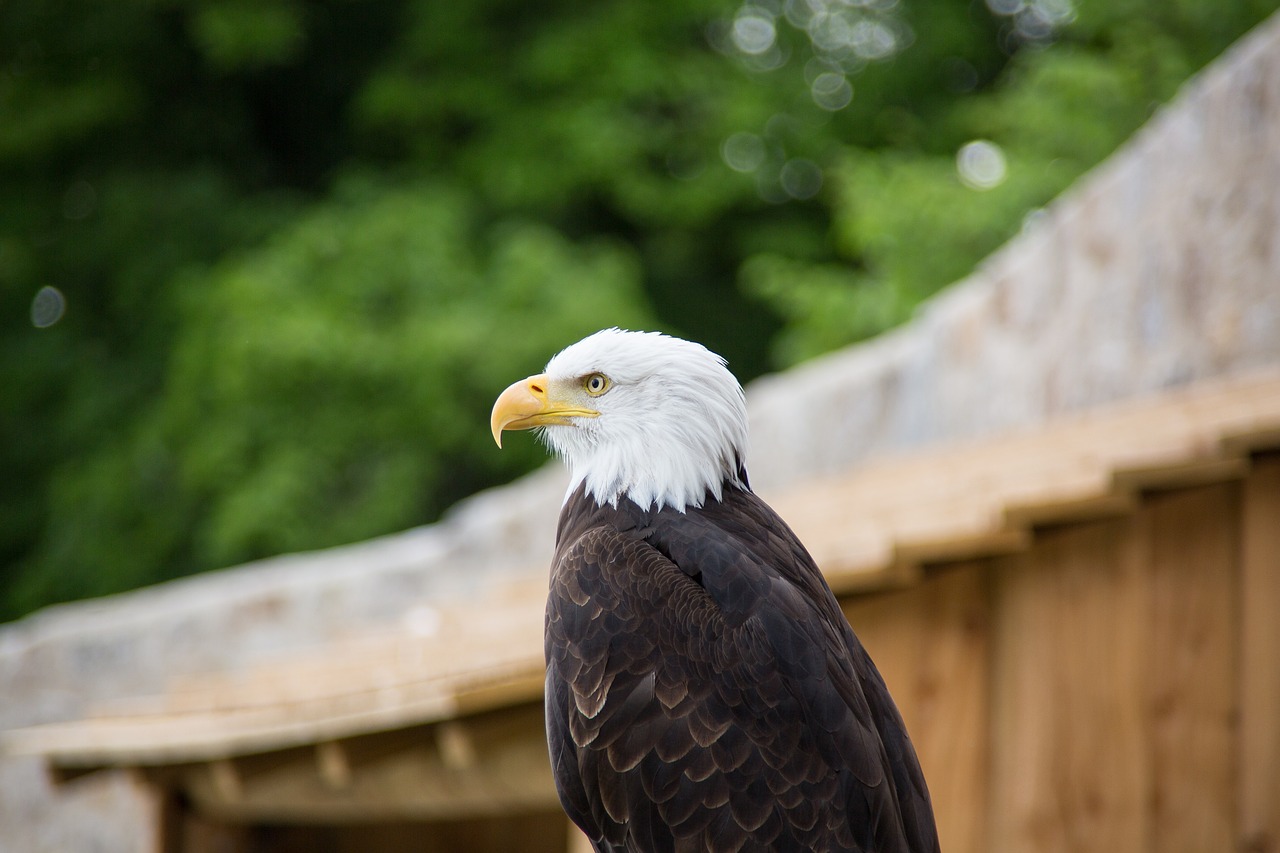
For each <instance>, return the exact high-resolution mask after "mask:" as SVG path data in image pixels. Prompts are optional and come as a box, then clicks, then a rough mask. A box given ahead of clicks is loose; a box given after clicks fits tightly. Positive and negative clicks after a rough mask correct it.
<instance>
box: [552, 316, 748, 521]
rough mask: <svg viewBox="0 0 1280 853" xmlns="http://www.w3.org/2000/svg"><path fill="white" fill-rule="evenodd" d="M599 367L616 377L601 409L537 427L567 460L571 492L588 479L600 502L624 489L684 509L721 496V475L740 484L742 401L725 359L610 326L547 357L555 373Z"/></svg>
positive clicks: (642, 499) (648, 501)
mask: <svg viewBox="0 0 1280 853" xmlns="http://www.w3.org/2000/svg"><path fill="white" fill-rule="evenodd" d="M597 371H598V372H600V373H603V374H605V375H606V376H609V378H610V379H611V380H612V383H613V385H612V387H611V388H610V390H609V391H608V392H607V393H606V394H604V395H602V396H601V397H599V398H597V401H596V402H597V404H598V405H597V407H598V409H599V411H600V417H598V418H591V419H583V420H581V421H579V422H578V423H575V424H574V425H573V426H569V427H548V428H546V429H545V432H544V435H545V438H546V440H547V442H548V443H549V444H550V445H551V447H552V448H553V449H554V450H555V451H556V452H557V453H558V454H560V456H562V457H563V458H564V459H565V461H566V462H567V463H568V465H569V469H570V472H571V475H572V476H571V481H570V485H569V492H568V494H572V493H573V492H574V491H575V490H576V489H577V488H578V486H579V485H585V487H586V493H587V494H588V495H590V496H591V497H593V498H594V499H595V500H596V501H597V502H598V503H600V504H602V505H603V504H606V503H608V504H613V505H615V506H616V505H617V503H618V501H619V500H620V499H622V498H624V497H626V498H630V499H631V500H632V501H634V502H635V503H636V504H638V505H639V506H640V507H641V508H643V509H650V508H656V509H661V508H662V507H664V506H666V507H671V508H673V509H675V510H678V511H680V512H683V511H684V510H685V509H687V508H689V507H700V506H702V505H703V504H704V503H705V502H706V501H707V500H708V496H710V497H711V498H712V499H714V500H719V499H720V498H721V496H722V491H723V488H724V484H725V483H726V482H727V483H729V484H731V485H737V486H746V483H744V482H743V481H742V476H741V473H740V472H741V471H742V470H743V468H744V464H745V460H746V444H747V416H746V402H745V398H744V396H743V393H742V387H741V386H740V385H739V384H738V381H737V380H736V379H735V378H734V377H733V374H731V373H730V372H729V370H728V368H727V367H726V366H725V363H724V360H723V359H721V358H720V357H719V356H717V355H715V354H714V353H711V352H709V351H708V350H706V349H705V348H703V347H702V346H700V345H698V344H693V343H689V342H687V341H682V340H679V339H677V338H669V337H666V336H664V335H658V334H655V333H640V332H621V331H618V330H616V329H610V330H606V331H605V332H599V333H597V334H595V335H592V336H591V337H589V338H587V339H586V340H584V341H581V342H579V343H577V344H574V345H573V346H571V347H569V348H568V349H566V350H565V351H564V352H562V353H561V354H560V355H557V356H556V357H555V358H553V359H552V360H551V362H550V363H549V364H548V365H547V373H548V374H549V375H550V376H552V377H553V379H556V378H566V379H573V378H576V377H579V376H583V375H587V374H590V373H592V372H597ZM567 496H568V495H566V497H567Z"/></svg>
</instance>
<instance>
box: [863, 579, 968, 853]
mask: <svg viewBox="0 0 1280 853" xmlns="http://www.w3.org/2000/svg"><path fill="white" fill-rule="evenodd" d="M988 573H989V564H988V563H986V562H972V563H963V564H959V565H957V566H954V567H950V568H948V569H946V570H945V571H940V572H937V573H936V574H933V575H931V576H930V577H929V578H928V579H926V580H925V581H923V582H921V583H920V584H918V585H916V586H914V587H912V588H911V589H908V590H903V591H899V592H894V593H890V594H885V595H877V596H871V597H867V598H858V599H850V600H847V601H846V602H845V613H846V615H847V616H848V618H849V621H850V624H852V625H853V627H854V631H856V632H857V634H858V637H859V639H861V640H862V643H863V645H864V646H866V648H867V651H868V652H869V653H870V654H871V657H872V659H873V660H874V661H875V662H876V667H877V668H878V669H879V670H880V673H881V675H883V676H884V679H885V682H886V683H887V684H888V686H889V691H890V693H892V695H893V697H894V701H895V702H896V703H897V705H898V709H899V710H900V711H901V712H902V716H903V720H904V721H905V722H906V724H907V731H908V732H909V733H910V735H911V740H912V743H913V744H914V745H915V748H916V752H917V754H918V755H919V757H920V764H921V766H922V768H923V769H924V773H925V779H926V781H927V782H928V784H929V793H930V796H931V797H932V799H933V807H934V816H935V818H936V819H937V822H938V834H939V836H940V840H941V843H942V849H943V850H946V851H947V853H980V851H985V850H986V826H985V818H986V808H985V806H986V784H985V783H986V775H987V774H986V757H987V742H986V736H987V730H986V719H987V696H988V667H987V661H988V647H987V633H988V624H989V615H990V614H989V602H988V595H987V593H988V587H987V576H988Z"/></svg>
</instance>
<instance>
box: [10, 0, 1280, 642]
mask: <svg viewBox="0 0 1280 853" xmlns="http://www.w3.org/2000/svg"><path fill="white" fill-rule="evenodd" d="M1277 2H1278V0H1233V2H1230V3H1224V4H1198V3H1183V2H1179V3H1164V2H1158V0H1124V2H1106V3H1104V2H1102V0H1080V2H1073V0H986V2H985V3H982V2H976V1H975V2H970V0H910V2H908V0H859V2H854V3H848V2H836V0H785V1H784V0H742V2H740V1H739V0H694V2H682V3H676V2H663V1H662V0H604V2H599V3H595V4H591V5H589V6H586V7H583V6H581V5H580V4H579V5H575V6H570V5H568V4H564V3H556V2H544V3H541V4H534V5H530V4H528V3H516V2H513V0H474V2H469V3H438V2H431V0H368V2H361V3H353V2H350V0H252V2H251V1H250V0H126V2H123V3H116V4H111V5H110V7H106V6H102V5H101V4H94V3H90V2H88V0H11V2H8V3H3V4H0V307H3V309H4V310H3V313H2V315H0V316H3V318H4V319H3V320H2V321H0V322H3V324H4V328H3V332H2V333H0V396H2V398H3V406H0V460H2V462H0V464H2V465H3V469H2V470H3V471H4V477H3V478H0V590H3V592H0V618H5V617H12V616H15V615H18V614H20V613H22V612H25V611H26V610H29V609H31V608H33V607H36V606H39V605H41V604H43V603H47V602H50V601H57V600H62V599H66V598H71V597H77V596H83V595H91V594H99V593H104V592H110V591H114V590H119V589H125V588H128V587H130V586H134V585H138V584H142V583H148V582H152V581H155V580H160V579H163V578H167V577H173V576H176V575H179V574H184V573H188V572H191V571H198V570H202V569H207V568H211V567H215V566H219V565H227V564H229V563H234V562H238V561H242V560H246V559H251V558H253V557H257V556H263V555H266V554H271V553H276V552H279V551H282V550H294V549H302V548H310V547H320V546H324V545H329V544H336V543H339V542H345V541H352V540H356V539H360V538H364V537H368V536H372V535H376V534H379V533H384V532H389V531H392V530H395V529H399V528H403V527H405V526H408V525H412V524H416V523H422V522H426V521H429V520H431V519H433V518H435V517H436V516H438V514H439V513H440V511H441V510H442V509H443V508H444V507H446V506H447V505H448V504H449V503H450V502H451V501H452V500H455V499H456V498H458V497H460V496H462V495H463V494H466V493H467V492H469V491H472V490H474V489H476V488H480V487H482V486H484V485H487V484H492V483H496V482H500V481H501V480H503V479H506V478H509V477H511V476H513V475H514V474H515V473H517V472H518V471H520V470H527V468H528V467H530V466H532V465H534V464H536V462H537V461H538V460H539V459H540V458H541V455H540V454H538V453H537V452H536V451H535V450H533V449H532V448H528V447H524V448H523V450H522V451H520V452H518V453H516V454H514V455H513V454H502V455H498V454H495V453H493V452H492V451H491V449H490V448H489V447H488V446H487V441H488V438H487V435H486V433H485V428H484V416H485V413H486V412H487V410H488V406H489V403H490V402H491V398H492V396H493V394H494V393H495V392H496V391H497V390H498V389H500V388H501V387H502V385H503V384H505V382H506V381H507V380H508V379H509V378H510V377H511V376H512V375H516V374H519V373H520V371H527V370H530V369H532V367H533V366H536V365H537V364H539V363H541V362H542V361H543V360H544V359H545V358H546V356H547V355H549V354H550V353H551V352H552V351H554V350H555V349H556V348H557V347H559V346H561V345H563V344H565V343H567V342H569V341H571V340H573V339H575V338H576V337H578V336H579V335H581V334H583V333H585V332H587V331H590V330H592V329H595V328H599V327H601V326H605V325H610V324H614V323H619V324H634V325H643V326H654V325H657V326H661V327H663V328H667V329H669V330H671V331H674V332H676V333H680V334H685V335H688V336H691V337H695V338H698V339H700V340H703V341H705V342H706V343H708V344H709V345H710V346H712V347H713V348H715V349H717V350H719V351H721V352H723V353H724V354H725V355H727V356H728V357H729V358H730V360H731V362H732V363H733V366H734V368H735V370H736V371H737V372H738V374H739V375H740V376H742V377H744V378H750V377H751V376H754V375H757V374H759V373H761V372H763V371H764V370H766V369H770V368H772V367H777V366H782V365H785V364H789V363H792V362H794V361H797V360H799V359H802V358H806V357H808V356H810V355H813V354H815V353H818V352H822V351H825V350H827V349H830V348H832V347H835V346H839V345H841V344H844V343H847V342H849V341H852V340H856V339H858V338H861V337H865V336H867V335H870V334H874V333H876V332H878V331H880V330H882V329H884V328H887V327H888V326H890V325H892V324H894V323H897V322H900V321H901V320H902V319H904V318H905V317H906V316H908V315H909V313H910V312H911V310H913V308H914V306H915V305H916V304H918V302H919V301H920V300H921V299H922V298H925V297H927V296H928V295H929V294H931V293H933V292H935V291H936V290H937V289H938V288H939V287H941V286H943V285H945V284H946V283H947V282H949V281H951V280H953V279H955V278H957V277H959V276H961V275H963V274H965V273H966V272H967V271H968V270H969V269H970V268H971V267H972V265H973V264H974V263H975V262H976V261H977V260H978V259H980V258H981V257H982V256H983V255H984V254H986V253H987V252H989V251H990V250H991V249H993V248H994V247H995V246H997V245H998V244H999V243H1000V242H1002V241H1003V240H1005V239H1007V238H1008V237H1009V236H1010V235H1011V234H1013V233H1014V232H1015V231H1016V230H1017V229H1018V228H1019V227H1020V223H1021V222H1022V220H1023V217H1024V216H1025V215H1026V214H1027V212H1028V211H1029V210H1034V208H1036V207H1037V206H1039V205H1042V204H1044V203H1045V202H1047V201H1048V200H1049V199H1050V198H1052V196H1053V195H1054V194H1056V193H1057V192H1059V191H1060V190H1061V189H1062V188H1063V187H1065V186H1066V185H1067V184H1068V183H1069V182H1070V181H1071V180H1072V179H1073V178H1074V177H1075V176H1077V175H1078V174H1080V173H1081V172H1082V171H1083V170H1085V169H1087V168H1088V167H1089V166H1091V165H1092V164H1094V163H1096V162H1097V161H1098V160H1100V159H1101V158H1102V157H1104V156H1106V154H1107V153H1108V152H1109V151H1110V150H1111V149H1112V148H1113V147H1114V146H1115V145H1116V144H1118V143H1119V142H1120V141H1121V140H1122V139H1123V138H1124V137H1125V136H1126V135H1127V134H1128V133H1130V132H1131V131H1132V130H1133V129H1134V128H1136V127H1137V126H1138V125H1139V124H1140V123H1141V122H1142V121H1143V120H1144V119H1145V118H1146V117H1147V116H1148V115H1149V114H1150V112H1151V110H1152V109H1153V107H1154V105H1155V104H1157V103H1158V102H1159V101H1161V100H1163V99H1166V98H1168V97H1169V96H1170V95H1171V94H1172V93H1173V91H1174V90H1175V88H1176V86H1177V85H1178V83H1179V82H1180V81H1181V80H1183V79H1185V77H1186V76H1187V75H1188V74H1189V73H1191V72H1192V71H1193V70H1194V69H1196V68H1198V67H1199V66H1201V65H1202V64H1204V63H1205V62H1206V61H1208V60H1209V59H1211V58H1212V57H1213V56H1214V55H1216V54H1217V53H1218V52H1219V51H1221V50H1222V49H1223V48H1224V47H1225V46H1226V45H1227V44H1228V43H1230V41H1231V40H1232V39H1234V38H1236V37H1237V36H1238V35H1239V34H1240V33H1242V32H1243V31H1244V30H1245V29H1247V27H1248V26H1250V25H1251V24H1252V23H1254V22H1256V21H1258V20H1260V19H1261V18H1262V17H1264V16H1265V15H1266V14H1267V13H1268V12H1269V11H1271V10H1272V9H1274V8H1276V6H1277ZM974 143H977V144H974ZM970 161H972V162H970ZM958 166H959V167H960V168H958ZM966 169H967V170H968V171H965V170H966ZM922 235H923V236H922ZM922 243H923V244H924V245H923V247H922ZM48 288H56V290H49V289H48ZM37 294H39V296H37ZM59 295H60V296H61V301H60V300H59V298H58V297H59ZM522 447H523V445H522Z"/></svg>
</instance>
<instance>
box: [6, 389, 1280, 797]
mask: <svg viewBox="0 0 1280 853" xmlns="http://www.w3.org/2000/svg"><path fill="white" fill-rule="evenodd" d="M1275 448H1280V370H1276V369H1272V370H1270V371H1267V372H1264V373H1259V374H1254V375H1250V376H1246V377H1240V378H1235V379H1230V380H1219V381H1215V382H1213V383H1205V384H1202V385H1199V386H1194V387H1191V388H1187V389H1183V390H1178V391H1175V392H1171V393H1168V394H1165V395H1162V396H1159V397H1156V398H1151V399H1147V400H1142V401H1137V402H1130V403H1126V404H1124V405H1122V406H1117V407H1114V408H1110V409H1108V410H1100V411H1096V412H1093V413H1091V414H1089V415H1087V416H1084V417H1079V418H1075V419H1073V420H1070V421H1062V422H1058V423H1055V424H1052V425H1049V426H1046V427H1042V428H1037V429H1033V430H1027V431H1023V432H1020V433H1017V434H1012V435H1005V436H1001V437H998V438H993V439H990V440H983V441H976V442H972V443H968V444H965V445H953V446H949V447H941V448H936V449H930V450H925V451H921V452H917V453H913V454H911V455H909V456H904V457H901V458H895V459H885V460H882V461H879V462H876V463H874V464H871V465H868V466H865V467H862V468H859V469H857V470H855V471H852V472H850V473H849V474H848V475H846V476H841V477H837V478H834V479H831V480H828V481H823V482H810V483H806V484H804V485H803V486H801V487H797V488H794V489H791V490H789V491H786V492H784V493H780V494H776V495H767V496H766V497H767V498H768V499H769V500H770V501H771V503H773V505H774V506H775V507H776V508H777V509H778V511H779V512H780V513H781V514H782V516H783V517H784V518H786V519H788V521H789V522H790V523H791V524H792V525H793V527H794V528H795V530H796V532H797V533H798V534H799V535H800V537H801V539H802V540H803V541H804V542H805V543H806V544H807V545H808V547H809V548H810V550H811V551H812V553H813V555H814V557H815V558H816V559H817V561H818V563H819V565H820V566H822V568H823V570H824V572H825V573H826V574H827V576H828V578H829V580H830V582H831V585H832V587H833V588H834V589H835V590H836V592H837V594H841V595H848V594H853V593H861V592H871V591H875V590H878V589H884V588H887V587H892V586H900V585H903V584H909V583H911V582H912V580H913V578H915V577H917V576H918V575H919V573H920V570H921V567H922V566H924V565H926V564H929V563H936V562H943V561H950V560H958V559H966V558H971V557H978V556H989V555H997V554H1004V553H1011V552H1014V551H1017V550H1019V549H1023V548H1026V547H1028V545H1029V543H1030V539H1031V530H1032V529H1033V528H1034V527H1035V526H1038V525H1048V524H1057V523H1063V522H1071V521H1079V520H1084V519H1090V518H1098V517H1105V516H1109V515H1115V514H1120V513H1125V512H1127V511H1129V510H1130V509H1131V508H1133V507H1134V506H1135V505H1136V499H1137V495H1138V493H1139V492H1140V491H1142V490H1144V489H1152V488H1167V487H1173V486H1181V485H1190V484H1196V483H1201V482H1212V481H1220V480H1225V479H1231V478H1235V477H1239V476H1242V475H1243V474H1244V472H1245V471H1246V470H1247V469H1248V466H1249V464H1250V461H1249V458H1250V454H1251V453H1252V452H1254V451H1258V450H1264V449H1275ZM545 586H546V581H545V568H544V567H541V566H539V567H531V570H530V572H529V575H528V579H527V580H523V581H520V582H517V583H514V584H512V583H509V582H508V583H507V584H506V585H504V586H503V587H502V588H497V587H495V588H492V589H490V590H488V592H486V593H483V594H478V595H477V596H476V597H475V598H474V600H471V601H469V602H467V603H466V604H465V605H462V606H457V607H451V608H450V609H448V610H440V611H436V610H433V609H432V608H431V603H430V602H423V603H422V605H421V607H420V609H418V610H416V611H413V612H412V613H411V616H410V618H408V619H405V620H402V621H401V622H400V623H398V624H397V625H396V626H395V627H394V629H388V630H387V631H385V632H383V633H380V634H371V635H368V636H364V637H358V638H352V639H350V640H346V641H343V642H341V643H338V644H334V645H332V646H328V647H325V648H322V649H316V650H312V651H311V652H310V653H307V654H300V655H294V656H291V657H288V658H282V659H280V660H277V661H274V662H270V663H265V664H262V665H260V666H258V667H256V668H253V669H250V670H247V671H243V672H236V673H231V674H217V675H205V676H199V677H188V678H183V679H180V680H176V681H175V682H174V683H173V684H172V685H171V687H170V689H169V690H168V691H167V692H166V693H165V694H164V695H160V696H149V697H139V698H137V699H134V700H131V701H129V702H127V703H121V702H116V703H112V704H109V705H104V706H103V707H101V708H99V709H97V711H96V712H95V713H94V714H92V715H91V716H89V717H88V718H86V719H83V720H78V721H73V722H67V723H58V724H50V725H42V726H35V727H31V728H27V729H22V730H17V731H12V732H8V733H5V735H4V741H3V743H4V746H5V747H6V748H7V750H8V751H10V752H17V753H25V754H40V755H43V756H45V757H46V758H47V759H48V760H49V761H50V762H51V764H52V765H53V766H54V767H55V768H61V769H64V770H72V771H74V770H76V769H77V768H83V769H90V768H97V767H108V766H144V767H145V766H162V765H173V764H180V763H191V762H216V761H218V760H220V759H224V758H230V757H235V756H244V755H251V754H255V753H266V752H270V751H274V750H284V749H288V748H290V747H297V746H304V745H308V744H317V743H318V744H325V743H328V742H333V741H337V740H339V739H342V738H353V737H358V736H361V735H368V734H372V733H377V732H388V731H392V730H396V729H401V728H406V727H411V726H417V725H422V724H427V723H433V722H441V721H447V720H453V719H457V718H460V717H465V716H467V715H471V714H474V713H476V712H480V711H485V710H489V709H497V708H502V707H507V706H512V705H527V704H528V703H533V702H536V701H538V700H539V699H540V698H541V693H542V677H543V665H542V608H543V596H544V594H545ZM448 747H449V744H448V743H447V742H445V743H443V744H442V748H443V750H444V752H445V753H446V757H447V753H448V751H449V750H448ZM338 767H339V771H340V765H338ZM335 772H338V771H335Z"/></svg>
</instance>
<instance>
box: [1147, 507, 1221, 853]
mask: <svg viewBox="0 0 1280 853" xmlns="http://www.w3.org/2000/svg"><path fill="white" fill-rule="evenodd" d="M1239 509H1240V507H1239V489H1238V487H1237V486H1235V485H1232V484H1223V485H1216V486H1205V487H1201V488H1195V489H1184V490H1180V491H1177V492H1170V493H1168V494H1162V495H1157V496H1154V497H1152V498H1151V499H1150V500H1148V502H1147V503H1146V506H1145V507H1144V509H1143V512H1142V513H1141V514H1140V516H1139V524H1140V526H1141V535H1142V536H1143V537H1144V538H1145V540H1146V545H1145V550H1146V553H1147V559H1148V561H1149V563H1148V570H1149V572H1150V578H1151V581H1150V596H1151V599H1150V605H1149V609H1150V614H1151V618H1150V623H1149V625H1150V628H1149V631H1150V643H1151V645H1150V655H1149V657H1148V662H1147V671H1148V676H1147V677H1148V694H1147V701H1148V703H1149V710H1148V713H1149V715H1150V722H1149V725H1150V749H1151V769H1152V778H1151V784H1152V790H1151V804H1152V815H1151V827H1152V837H1151V844H1152V849H1154V850H1159V851H1161V853H1179V851H1186V853H1198V851H1204V850H1231V849H1233V848H1234V846H1235V822H1236V814H1237V797H1238V792H1237V787H1236V762H1237V757H1236V736H1237V719H1238V714H1239V698H1238V693H1237V684H1238V678H1239V654H1238V648H1239V647H1238V643H1239V628H1240V619H1239V611H1238V599H1237V589H1238V582H1239V526H1238V524H1239Z"/></svg>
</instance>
